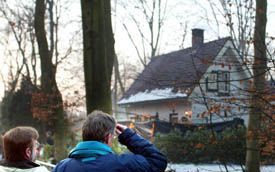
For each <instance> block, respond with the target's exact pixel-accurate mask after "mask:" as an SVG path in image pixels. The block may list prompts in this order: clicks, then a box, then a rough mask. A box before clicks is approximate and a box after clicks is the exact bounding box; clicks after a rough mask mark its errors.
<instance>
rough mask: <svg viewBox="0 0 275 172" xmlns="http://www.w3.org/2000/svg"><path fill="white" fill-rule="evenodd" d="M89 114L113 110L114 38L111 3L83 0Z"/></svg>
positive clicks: (85, 73)
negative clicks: (111, 88) (98, 110)
mask: <svg viewBox="0 0 275 172" xmlns="http://www.w3.org/2000/svg"><path fill="white" fill-rule="evenodd" d="M81 9H82V25H83V45H84V76H85V88H86V106H87V113H90V112H92V111H93V110H95V109H100V110H102V111H105V112H107V113H111V111H112V103H111V102H112V100H111V90H110V86H111V76H112V69H113V63H114V52H115V51H114V38H113V31H112V23H111V4H110V0H93V1H91V0H81Z"/></svg>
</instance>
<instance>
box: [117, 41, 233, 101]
mask: <svg viewBox="0 0 275 172" xmlns="http://www.w3.org/2000/svg"><path fill="white" fill-rule="evenodd" d="M230 39H231V38H230V37H226V38H222V39H218V40H215V41H211V42H208V43H204V44H203V45H201V46H199V47H195V48H193V47H191V48H186V49H183V50H179V51H174V52H171V53H168V54H163V55H159V56H156V57H153V58H152V59H151V61H150V63H149V64H148V65H147V66H146V67H145V69H144V70H143V71H142V73H141V74H140V75H139V76H138V77H137V79H136V80H135V81H134V83H133V84H132V85H131V86H130V88H129V89H128V90H127V91H126V93H125V94H124V96H123V97H122V99H121V100H125V99H128V98H129V97H130V96H133V95H135V94H138V93H140V92H150V91H152V90H155V89H166V88H173V92H175V93H176V92H181V93H188V90H189V93H190V90H192V89H193V88H194V86H195V85H196V83H198V81H199V79H200V78H201V77H202V75H203V74H204V73H205V72H206V70H207V68H208V67H209V65H210V64H211V62H212V61H213V59H214V58H215V57H216V56H217V55H218V53H219V52H220V50H221V49H222V48H223V46H224V45H225V43H226V42H227V41H228V40H230Z"/></svg>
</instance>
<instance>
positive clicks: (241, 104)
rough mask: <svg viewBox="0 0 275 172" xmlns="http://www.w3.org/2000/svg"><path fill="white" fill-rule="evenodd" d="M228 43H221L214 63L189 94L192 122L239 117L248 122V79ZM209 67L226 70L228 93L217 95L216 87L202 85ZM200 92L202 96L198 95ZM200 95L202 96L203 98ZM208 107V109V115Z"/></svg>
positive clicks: (214, 69) (207, 121)
mask: <svg viewBox="0 0 275 172" xmlns="http://www.w3.org/2000/svg"><path fill="white" fill-rule="evenodd" d="M232 47H233V46H232V43H231V42H227V44H226V45H225V47H224V48H223V49H222V50H221V52H220V53H219V54H218V56H217V57H216V59H215V61H214V63H213V64H212V65H211V66H210V67H209V68H208V70H207V72H206V73H205V74H204V76H203V77H202V78H201V80H200V86H196V87H195V88H194V90H193V92H192V94H191V95H190V96H189V98H190V101H192V102H193V104H192V112H193V115H192V122H193V123H209V122H211V121H212V122H221V121H225V120H231V119H233V118H236V117H241V118H243V119H244V120H245V124H246V125H247V123H248V109H247V108H246V105H247V103H248V102H247V101H248V99H247V98H248V97H249V95H248V93H247V92H246V91H243V90H247V88H248V85H249V81H248V80H247V78H248V75H249V73H248V70H246V69H245V68H244V67H243V66H241V65H240V61H239V59H238V58H237V57H236V55H237V53H236V52H235V51H233V48H232ZM212 71H229V73H230V84H229V85H230V91H229V94H228V95H221V94H219V93H218V91H209V90H207V87H206V78H207V77H208V76H209V75H210V74H211V72H212ZM202 92H203V93H204V95H205V96H202ZM203 97H204V98H203ZM208 109H211V112H212V113H211V114H212V115H211V117H210V115H209V113H208V112H209V111H208Z"/></svg>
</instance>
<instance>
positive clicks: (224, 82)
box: [206, 71, 230, 95]
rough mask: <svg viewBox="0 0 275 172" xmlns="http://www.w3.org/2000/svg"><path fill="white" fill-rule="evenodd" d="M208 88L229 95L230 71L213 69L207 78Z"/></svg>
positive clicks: (210, 90) (209, 90)
mask: <svg viewBox="0 0 275 172" xmlns="http://www.w3.org/2000/svg"><path fill="white" fill-rule="evenodd" d="M206 90H207V91H208V92H218V94H219V95H228V94H229V92H230V73H229V71H212V72H211V73H209V74H208V75H207V78H206Z"/></svg>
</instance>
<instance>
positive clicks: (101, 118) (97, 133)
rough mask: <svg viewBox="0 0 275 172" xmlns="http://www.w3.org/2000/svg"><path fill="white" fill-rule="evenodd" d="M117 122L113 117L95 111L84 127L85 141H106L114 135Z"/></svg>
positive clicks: (83, 136) (83, 135) (88, 117)
mask: <svg viewBox="0 0 275 172" xmlns="http://www.w3.org/2000/svg"><path fill="white" fill-rule="evenodd" d="M115 126H116V120H115V119H114V117H112V116H111V115H109V114H107V113H104V112H102V111H99V110H95V111H93V112H92V113H90V114H89V115H88V116H87V119H86V120H85V122H84V124H83V126H82V139H83V141H101V142H102V141H104V138H105V137H106V136H107V135H108V134H110V133H111V134H113V133H114V130H115Z"/></svg>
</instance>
